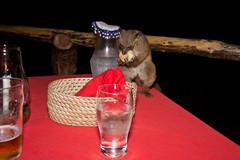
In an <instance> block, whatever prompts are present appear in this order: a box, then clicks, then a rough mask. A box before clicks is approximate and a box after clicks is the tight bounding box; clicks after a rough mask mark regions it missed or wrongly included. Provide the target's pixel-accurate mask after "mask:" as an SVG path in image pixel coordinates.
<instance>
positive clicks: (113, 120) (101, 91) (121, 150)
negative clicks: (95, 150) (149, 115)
mask: <svg viewBox="0 0 240 160" xmlns="http://www.w3.org/2000/svg"><path fill="white" fill-rule="evenodd" d="M132 117H133V96H132V88H131V87H128V86H127V85H125V84H106V85H101V86H99V87H98V91H97V124H98V129H99V134H100V141H101V142H100V152H101V153H102V154H103V155H105V156H107V157H109V158H119V157H122V156H124V155H125V154H126V153H127V144H128V134H129V131H130V126H131V123H132Z"/></svg>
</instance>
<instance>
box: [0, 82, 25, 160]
mask: <svg viewBox="0 0 240 160" xmlns="http://www.w3.org/2000/svg"><path fill="white" fill-rule="evenodd" d="M23 101H24V94H23V80H22V79H18V78H12V77H10V78H9V77H4V78H0V160H14V159H17V158H18V157H19V156H20V154H21V152H22V127H23V112H22V109H23Z"/></svg>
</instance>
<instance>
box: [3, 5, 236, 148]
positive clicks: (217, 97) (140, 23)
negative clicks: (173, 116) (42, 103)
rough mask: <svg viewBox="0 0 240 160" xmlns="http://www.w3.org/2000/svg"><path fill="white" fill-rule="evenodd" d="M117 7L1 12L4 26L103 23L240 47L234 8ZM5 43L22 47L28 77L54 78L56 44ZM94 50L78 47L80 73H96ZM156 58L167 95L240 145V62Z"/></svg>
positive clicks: (79, 27)
mask: <svg viewBox="0 0 240 160" xmlns="http://www.w3.org/2000/svg"><path fill="white" fill-rule="evenodd" d="M34 3H35V2H34ZM102 3H103V2H102ZM112 3H116V4H112ZM112 3H111V4H112V5H109V3H106V4H108V5H105V3H104V7H102V6H101V7H100V6H99V5H98V4H96V3H95V2H92V3H90V4H88V5H87V4H86V3H85V4H82V5H80V2H79V4H78V3H77V4H75V3H70V1H68V2H65V3H64V4H62V6H56V5H54V6H49V4H46V3H41V4H38V3H37V2H36V4H28V5H26V6H25V5H23V4H21V7H20V5H19V4H16V2H14V5H15V8H14V12H15V13H13V12H12V11H10V8H9V7H6V9H4V10H3V9H1V11H0V20H1V21H0V25H5V24H8V25H26V26H33V27H42V28H56V29H57V28H61V29H70V30H75V31H79V32H92V31H93V30H92V28H91V23H92V22H93V21H95V20H101V21H104V22H106V23H108V24H113V25H119V26H120V27H121V28H125V29H137V30H141V31H142V32H143V33H144V34H146V35H158V36H168V37H181V38H194V39H211V40H220V41H223V42H225V43H231V44H236V45H240V31H239V28H240V24H238V23H239V22H238V18H239V17H238V16H239V14H238V9H236V7H237V6H236V5H234V4H231V5H229V4H230V3H229V4H228V3H222V4H220V2H218V3H217V4H215V5H213V6H211V5H210V4H208V3H204V2H201V3H200V2H199V3H197V2H193V3H194V4H189V2H188V4H187V5H185V4H182V2H181V3H179V4H176V3H175V2H174V3H173V2H169V4H163V3H162V2H158V3H157V4H155V3H150V1H149V2H148V3H146V2H145V3H144V4H142V6H135V5H132V6H131V5H129V4H128V3H127V4H123V2H119V1H116V2H112ZM139 3H140V2H139ZM11 5H13V4H11ZM2 6H4V5H2ZM235 6H236V7H235ZM2 8H3V7H2ZM84 10H86V11H84ZM0 42H1V43H4V42H7V43H18V44H19V45H20V46H21V49H22V52H23V53H22V54H23V62H24V67H25V70H26V73H27V75H28V76H40V75H51V62H50V60H51V57H50V52H51V48H52V45H51V44H48V43H44V42H39V41H33V40H30V39H27V38H24V37H21V36H18V37H15V36H10V35H6V34H4V35H3V34H1V35H0ZM93 49H94V48H86V47H79V48H78V71H77V73H90V65H89V60H90V57H91V55H92V52H93ZM153 60H154V62H155V64H156V66H157V75H158V79H157V81H158V82H159V84H160V85H161V87H162V90H163V93H164V94H165V95H166V96H168V97H169V98H170V99H172V100H173V101H175V102H176V103H178V104H179V105H180V106H182V107H183V108H185V109H186V110H188V111H189V112H191V113H192V114H194V115H195V116H196V117H198V118H199V119H201V120H202V121H204V122H205V123H207V124H208V125H210V126H211V127H213V128H214V129H216V130H217V131H219V132H220V133H222V134H223V135H225V136H226V137H228V138H229V139H231V140H232V141H234V142H235V143H237V144H240V125H239V122H240V116H239V114H240V113H239V111H238V110H239V109H238V107H239V106H240V98H239V96H240V93H239V91H240V84H239V82H240V77H239V75H238V73H239V69H240V62H239V61H230V60H221V59H210V58H206V57H201V56H194V55H188V54H179V53H162V52H153ZM149 125H150V124H149Z"/></svg>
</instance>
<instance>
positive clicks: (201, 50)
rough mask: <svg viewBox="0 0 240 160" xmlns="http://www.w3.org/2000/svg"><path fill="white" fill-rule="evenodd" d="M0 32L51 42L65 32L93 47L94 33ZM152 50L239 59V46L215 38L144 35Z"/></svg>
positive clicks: (14, 28) (7, 29)
mask: <svg viewBox="0 0 240 160" xmlns="http://www.w3.org/2000/svg"><path fill="white" fill-rule="evenodd" d="M0 33H4V34H6V33H9V34H15V35H21V36H25V37H28V38H31V39H33V40H38V41H43V42H48V43H53V39H54V36H55V35H56V34H66V35H68V36H69V37H70V41H71V42H72V43H73V44H75V45H78V46H85V47H94V44H95V35H94V34H93V33H87V32H76V31H72V30H65V29H49V28H36V27H28V26H9V25H0ZM146 37H147V39H148V41H149V44H150V46H151V49H152V51H160V52H174V53H185V54H192V55H199V56H205V57H209V58H219V59H228V60H235V61H240V46H239V45H233V44H227V43H224V42H221V41H217V40H207V39H184V38H174V37H162V36H151V35H146Z"/></svg>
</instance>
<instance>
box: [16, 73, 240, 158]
mask: <svg viewBox="0 0 240 160" xmlns="http://www.w3.org/2000/svg"><path fill="white" fill-rule="evenodd" d="M79 76H80V75H78V77H79ZM82 76H84V75H82ZM63 77H65V76H43V77H29V82H30V87H31V90H30V91H31V93H30V94H31V100H32V102H31V111H32V113H31V117H30V120H29V121H28V122H27V123H26V124H25V125H24V131H23V152H22V154H21V156H20V157H19V160H48V159H50V160H85V159H87V160H97V159H105V157H103V156H102V155H101V154H100V152H99V134H98V129H97V127H80V126H77V127H76V126H67V125H62V124H58V123H56V122H54V121H52V120H51V119H50V118H49V115H48V112H47V86H48V84H49V83H50V82H52V81H53V80H56V79H60V78H63ZM66 77H74V76H66ZM75 77H76V75H75ZM151 93H153V98H146V97H144V96H143V95H141V94H138V101H137V107H136V115H135V117H134V118H133V123H132V127H131V131H130V135H129V143H128V153H127V155H126V156H125V157H123V158H122V159H128V160H129V159H134V160H141V159H143V160H155V159H156V160H160V159H162V160H240V146H239V145H237V144H235V143H233V142H232V141H231V140H229V139H228V138H226V137H225V136H223V135H222V134H220V133H219V132H217V131H216V130H214V129H213V128H211V127H210V126H208V125H207V124H205V123H204V122H202V121H201V120H199V119H198V118H196V117H195V116H193V115H192V114H191V113H189V112H187V111H186V110H184V109H183V108H182V107H181V106H179V105H177V104H176V103H174V102H173V101H171V100H170V99H169V98H167V97H166V96H164V95H163V94H161V93H159V92H158V91H156V90H155V89H152V90H151Z"/></svg>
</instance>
